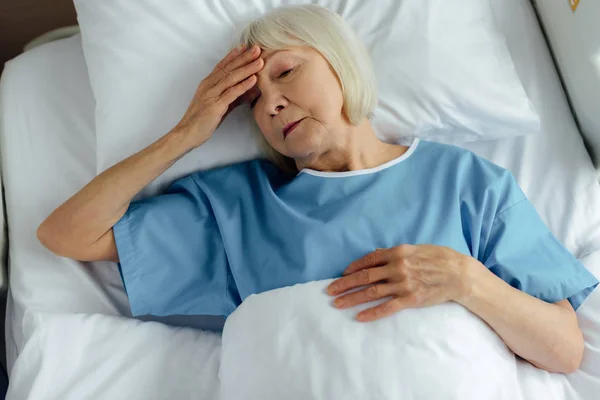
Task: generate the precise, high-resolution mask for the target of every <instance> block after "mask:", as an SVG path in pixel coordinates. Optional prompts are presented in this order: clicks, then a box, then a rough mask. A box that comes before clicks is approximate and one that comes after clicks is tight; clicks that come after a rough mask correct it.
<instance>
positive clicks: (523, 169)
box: [0, 0, 600, 399]
mask: <svg viewBox="0 0 600 400" xmlns="http://www.w3.org/2000/svg"><path fill="white" fill-rule="evenodd" d="M493 4H494V10H495V13H496V18H497V23H498V24H499V28H500V29H501V30H502V31H503V32H504V34H505V35H506V36H507V43H508V47H509V49H510V51H511V54H512V56H513V59H514V62H515V66H516V68H517V71H518V73H519V75H520V77H521V79H522V81H523V84H524V86H525V88H526V90H527V92H528V94H529V96H530V98H531V100H532V102H533V104H534V106H535V108H536V110H537V111H538V113H539V114H540V117H541V122H542V131H541V133H540V134H535V135H534V134H532V135H529V136H527V137H520V138H513V139H505V140H501V141H496V142H488V143H474V144H470V145H468V146H466V147H468V148H469V149H472V150H474V151H475V152H477V153H478V154H480V155H482V156H484V157H486V158H488V159H491V160H492V161H494V162H496V163H498V164H500V165H502V166H504V167H506V168H508V169H509V170H511V171H512V172H513V174H514V175H515V177H516V178H517V180H518V181H519V183H520V184H521V186H522V187H523V189H524V191H525V193H526V194H527V196H528V197H529V199H530V200H531V201H532V203H533V204H534V205H535V206H536V208H537V209H538V211H539V213H540V215H541V216H542V218H543V219H544V220H545V222H546V223H547V224H548V225H549V227H550V229H551V230H552V232H553V233H554V234H555V235H556V236H557V238H558V239H559V240H561V242H562V243H563V244H565V246H566V247H567V248H568V249H569V250H570V251H572V252H573V253H574V254H575V255H576V256H578V257H580V258H583V257H584V256H587V257H586V260H587V261H586V265H587V266H588V267H589V268H590V269H591V270H592V272H593V273H595V274H596V276H600V252H599V251H596V250H600V207H599V206H598V204H600V187H599V186H598V183H597V181H596V175H595V170H594V168H593V166H592V164H591V161H590V158H589V156H588V154H587V153H586V152H585V148H584V146H583V142H582V139H581V137H580V135H579V134H578V132H577V130H576V127H575V124H574V122H573V118H572V115H571V113H570V112H569V109H568V106H567V103H566V100H565V97H564V94H563V92H562V89H561V87H560V84H559V82H558V79H557V75H556V71H555V69H554V66H553V65H552V63H551V59H550V56H549V52H548V49H547V48H546V45H545V42H544V40H543V37H542V35H541V32H540V29H539V27H538V25H537V20H536V19H535V16H534V14H533V11H532V9H531V5H530V4H529V2H528V1H527V0H493ZM80 43H81V42H80V38H79V37H78V36H77V37H73V38H70V39H66V40H63V41H60V42H55V43H52V44H49V45H45V46H42V47H40V48H37V49H34V50H32V51H31V52H28V53H26V54H24V55H22V56H20V57H19V58H17V59H16V60H13V61H12V62H10V63H8V64H7V66H6V67H5V70H4V74H3V77H2V81H1V82H0V138H1V139H0V140H1V142H0V144H1V149H2V175H3V179H4V185H5V193H6V203H7V204H6V205H7V217H8V224H9V229H10V231H9V234H10V269H11V273H10V286H11V288H10V293H9V304H8V309H7V320H6V322H7V324H6V334H7V357H8V365H9V372H12V371H11V370H12V367H13V365H14V363H15V360H16V359H17V357H18V355H19V354H20V353H21V351H22V350H23V346H24V344H25V342H26V341H27V339H28V336H27V334H26V332H25V331H24V330H23V327H22V321H23V315H24V313H25V311H27V310H42V311H54V312H85V313H101V314H108V315H125V316H127V315H129V309H128V303H127V298H126V296H125V293H124V291H123V287H122V284H121V281H120V278H119V275H118V272H117V270H116V268H115V265H114V264H112V263H94V265H92V266H91V268H86V266H84V265H83V264H82V263H78V262H75V261H71V260H66V259H61V258H57V257H55V256H53V255H52V254H50V253H49V252H48V251H46V250H45V249H43V247H42V246H41V245H40V244H39V243H38V242H37V240H36V238H35V229H36V227H37V226H38V225H39V223H40V222H41V221H42V220H43V218H45V216H47V215H48V214H49V213H50V212H51V211H52V209H53V208H54V207H56V206H58V205H59V204H60V203H62V202H63V201H64V200H65V199H67V198H68V197H69V196H70V195H72V194H73V193H74V192H75V191H77V190H78V189H79V188H80V187H82V186H83V185H84V184H85V183H87V182H88V181H89V180H90V179H92V178H93V176H94V175H95V171H96V160H95V137H94V132H93V108H94V102H93V99H92V96H91V91H90V88H89V83H88V80H87V73H86V69H85V63H84V60H83V54H82V51H81V44H80ZM594 251H596V252H595V253H594ZM594 305H595V306H594ZM579 316H580V324H581V326H582V329H583V330H584V334H585V335H586V341H587V343H588V344H587V350H588V352H590V351H598V349H600V333H597V330H598V329H597V328H596V331H594V327H598V326H600V296H599V291H595V292H594V293H593V294H592V296H590V298H589V299H588V300H587V301H586V303H584V305H583V306H582V307H581V308H580V312H579ZM583 368H584V370H585V371H586V372H585V373H576V374H573V375H572V376H570V377H568V379H569V380H570V381H571V382H572V383H573V385H572V386H569V388H570V389H565V390H567V394H569V395H570V396H571V397H569V398H575V396H579V397H580V398H582V399H588V398H591V397H589V396H591V393H593V392H591V391H592V390H594V388H595V389H597V388H598V386H597V385H598V382H599V381H600V370H599V368H598V366H597V365H593V364H591V361H590V360H589V358H586V359H584V365H583ZM523 371H524V372H523V374H538V372H537V370H533V369H528V367H527V366H525V367H523ZM544 379H548V380H549V382H555V381H554V380H552V378H543V379H542V378H540V379H538V380H529V381H528V382H529V383H527V384H526V385H524V387H526V388H527V387H529V388H530V390H531V393H536V392H535V391H536V390H537V389H538V387H537V386H544ZM216 382H217V377H216V376H215V383H216ZM550 384H551V383H550ZM527 385H529V386H527ZM536 385H537V386H536ZM595 385H596V386H595ZM569 390H570V391H571V392H569ZM576 393H577V394H576ZM558 398H562V397H558Z"/></svg>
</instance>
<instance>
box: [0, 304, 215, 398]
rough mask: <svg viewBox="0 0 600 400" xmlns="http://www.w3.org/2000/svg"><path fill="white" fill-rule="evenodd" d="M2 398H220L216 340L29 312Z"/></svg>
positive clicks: (102, 319)
mask: <svg viewBox="0 0 600 400" xmlns="http://www.w3.org/2000/svg"><path fill="white" fill-rule="evenodd" d="M24 329H25V331H27V332H28V334H27V335H26V336H29V335H30V338H29V340H28V341H27V343H26V345H25V348H24V349H23V352H22V353H21V355H20V356H19V358H18V359H17V362H16V363H15V365H14V369H13V371H12V374H11V376H10V386H9V390H8V395H7V399H9V400H10V399H15V400H26V399H27V400H37V399H40V400H42V399H43V400H71V399H72V400H81V399H107V400H115V399H146V400H151V399H156V400H163V399H178V400H179V399H210V400H212V399H218V398H219V395H220V394H219V393H220V392H219V391H220V383H219V380H218V370H219V359H220V354H221V338H220V337H219V336H218V335H217V334H214V333H209V332H203V331H197V330H193V329H187V328H181V329H175V328H170V327H168V326H166V325H162V324H159V323H156V322H140V321H137V320H132V319H126V318H121V317H111V316H105V315H100V314H96V315H85V314H51V313H28V314H26V316H25V320H24Z"/></svg>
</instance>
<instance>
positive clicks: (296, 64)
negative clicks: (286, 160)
mask: <svg viewBox="0 0 600 400" xmlns="http://www.w3.org/2000/svg"><path fill="white" fill-rule="evenodd" d="M260 57H261V58H262V59H263V60H264V62H265V63H264V67H263V68H262V70H261V71H259V73H258V74H257V77H258V80H257V82H256V85H255V86H254V87H253V88H252V89H250V91H249V92H248V98H249V101H250V103H251V108H252V113H253V115H254V119H255V120H256V122H257V124H258V126H259V128H260V130H261V131H262V134H263V136H264V137H265V139H266V140H267V142H268V143H269V144H270V145H271V147H273V148H274V149H275V150H277V151H278V152H279V153H281V154H284V155H286V156H288V157H291V158H294V159H302V158H306V157H309V158H310V157H311V156H314V155H317V154H321V153H324V152H325V151H327V148H328V147H330V144H331V140H332V138H333V134H334V132H336V131H339V130H340V129H344V126H345V125H347V124H349V122H348V120H347V119H346V118H345V117H344V116H343V113H342V106H343V97H342V90H341V85H340V83H339V81H338V79H337V76H336V74H335V72H334V71H333V69H332V68H331V67H330V65H329V63H328V62H327V60H326V59H325V58H324V57H323V56H322V55H321V53H319V52H318V51H317V50H315V49H313V48H312V47H309V46H292V47H286V48H285V49H280V50H262V52H261V55H260ZM299 120H301V121H300V123H299V124H298V125H297V126H296V127H295V128H294V129H293V130H292V131H290V132H285V131H284V128H285V127H286V126H287V125H288V124H290V123H293V122H296V121H299Z"/></svg>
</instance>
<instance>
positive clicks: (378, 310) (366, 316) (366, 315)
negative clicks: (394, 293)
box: [356, 297, 411, 322]
mask: <svg viewBox="0 0 600 400" xmlns="http://www.w3.org/2000/svg"><path fill="white" fill-rule="evenodd" d="M407 299H408V298H406V297H397V298H395V299H391V300H388V301H386V302H385V303H383V304H380V305H378V306H375V307H371V308H368V309H366V310H364V311H361V312H359V313H358V314H357V315H356V319H357V320H358V321H361V322H370V321H375V320H378V319H381V318H385V317H389V316H390V315H392V314H395V313H397V312H399V311H400V310H404V309H407V308H411V303H410V300H407Z"/></svg>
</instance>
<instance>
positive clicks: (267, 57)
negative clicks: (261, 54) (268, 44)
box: [263, 49, 289, 65]
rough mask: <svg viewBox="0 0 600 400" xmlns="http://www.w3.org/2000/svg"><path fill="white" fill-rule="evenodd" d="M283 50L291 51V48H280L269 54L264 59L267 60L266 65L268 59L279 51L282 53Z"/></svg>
mask: <svg viewBox="0 0 600 400" xmlns="http://www.w3.org/2000/svg"><path fill="white" fill-rule="evenodd" d="M282 51H289V50H288V49H279V50H275V51H273V52H272V53H271V54H269V55H268V56H266V57H265V58H263V61H264V62H265V65H267V61H269V59H270V58H271V57H273V56H274V55H275V54H277V53H281V52H282Z"/></svg>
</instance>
